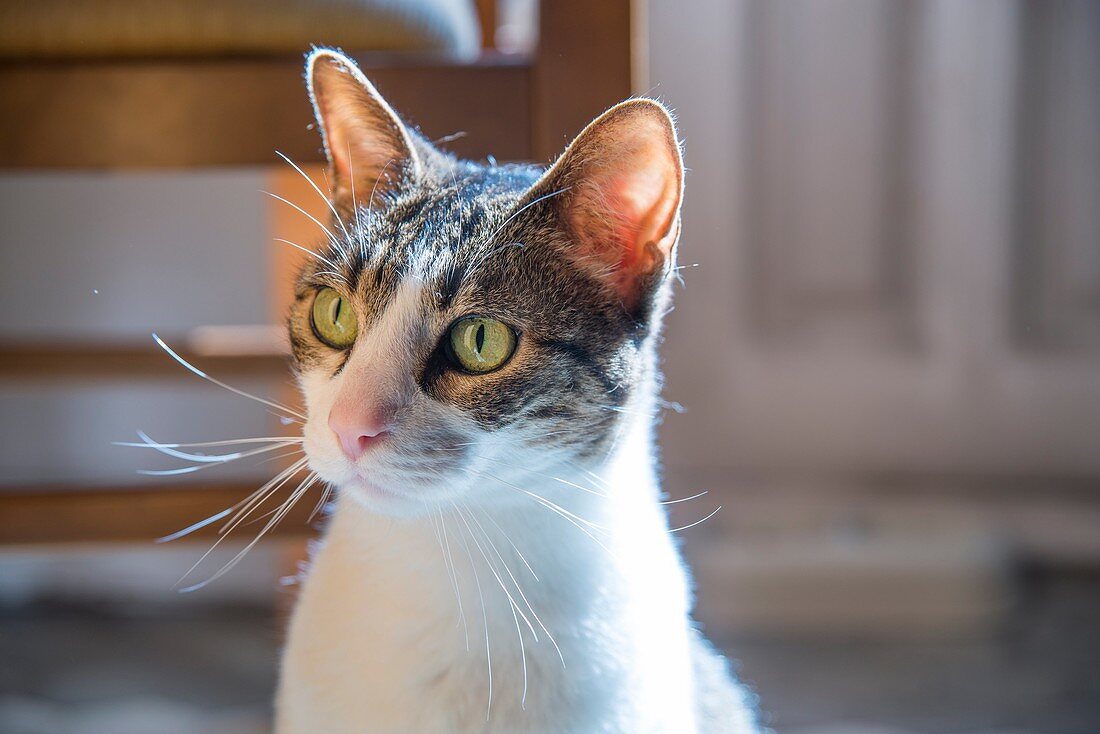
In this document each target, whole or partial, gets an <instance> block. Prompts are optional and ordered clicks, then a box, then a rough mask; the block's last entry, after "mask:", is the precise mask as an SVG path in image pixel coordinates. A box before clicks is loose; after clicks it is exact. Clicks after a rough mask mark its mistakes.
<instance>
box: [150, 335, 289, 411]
mask: <svg viewBox="0 0 1100 734" xmlns="http://www.w3.org/2000/svg"><path fill="white" fill-rule="evenodd" d="M153 341H155V342H156V343H157V346H159V347H160V348H161V349H163V350H164V351H165V352H167V353H168V356H169V357H171V358H172V359H174V360H176V361H177V362H179V363H180V364H181V365H183V366H184V367H186V368H187V369H188V370H190V371H191V372H193V373H195V374H196V375H198V376H199V377H201V378H202V379H204V380H207V381H208V382H211V383H213V384H215V385H217V386H218V387H220V388H223V389H225V390H228V391H229V392H231V393H234V394H236V395H240V396H241V397H245V398H248V399H249V400H255V401H256V402H258V403H263V404H264V405H266V406H268V407H269V408H275V409H276V410H279V411H282V412H284V413H289V414H290V415H292V416H294V417H295V418H301V419H302V420H307V418H306V416H304V415H302V414H301V413H299V412H298V411H296V410H291V409H290V408H288V407H286V406H285V405H279V404H278V403H275V402H272V401H270V400H265V399H263V398H260V397H256V396H255V395H253V394H251V393H247V392H245V391H244V390H239V389H237V388H235V387H233V386H232V385H227V384H225V383H224V382H222V381H221V380H218V379H215V378H213V377H211V376H210V375H208V374H206V373H205V372H203V371H202V370H200V369H199V368H198V367H196V366H195V365H193V364H191V363H190V362H188V361H187V360H186V359H184V358H183V357H181V356H179V355H178V354H176V352H175V351H174V350H173V349H172V347H170V346H168V345H167V344H166V343H165V342H164V340H163V339H161V338H160V337H159V336H157V335H156V334H155V333H154V334H153Z"/></svg>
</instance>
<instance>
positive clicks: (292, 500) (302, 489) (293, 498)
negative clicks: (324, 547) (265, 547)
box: [180, 473, 317, 594]
mask: <svg viewBox="0 0 1100 734" xmlns="http://www.w3.org/2000/svg"><path fill="white" fill-rule="evenodd" d="M316 481H317V475H316V474H312V473H311V474H309V475H308V476H306V478H305V479H303V480H302V483H301V484H299V485H298V488H297V489H295V490H294V492H293V493H292V494H291V495H290V497H289V498H288V499H287V500H286V502H284V503H283V509H282V511H281V512H280V513H279V514H277V515H275V517H273V518H271V519H270V520H268V522H267V524H266V525H264V527H263V529H262V530H260V532H259V533H257V534H256V537H255V538H253V539H252V540H251V541H250V542H249V543H248V545H246V546H245V547H244V548H242V549H241V551H240V552H239V553H237V555H235V556H233V558H232V559H230V561H229V563H227V564H225V565H224V566H222V567H221V569H220V570H218V571H217V572H216V573H215V574H214V575H213V576H211V577H210V578H208V579H206V580H205V581H200V582H199V583H197V584H192V585H191V586H188V587H185V588H183V589H180V592H181V593H185V594H186V593H189V592H192V591H197V590H199V589H201V588H202V587H204V586H206V585H207V584H212V583H213V582H215V581H217V580H218V579H220V578H221V577H222V576H224V575H225V574H227V573H229V571H231V570H232V569H233V567H234V566H236V565H237V564H238V563H240V562H241V559H243V558H244V557H245V556H246V555H247V554H248V552H249V551H250V550H252V549H253V548H254V547H256V544H257V543H259V542H260V540H262V539H263V537H264V536H265V535H267V533H268V532H270V530H271V529H272V528H273V527H275V526H276V525H278V524H279V522H280V521H281V520H282V519H283V518H284V517H286V514H287V513H288V512H290V510H291V509H292V508H293V507H294V505H295V504H297V502H298V500H299V499H301V497H302V495H304V494H305V493H306V491H308V490H309V488H310V487H311V486H312V485H313V483H314V482H316Z"/></svg>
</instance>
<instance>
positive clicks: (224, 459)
mask: <svg viewBox="0 0 1100 734" xmlns="http://www.w3.org/2000/svg"><path fill="white" fill-rule="evenodd" d="M137 435H138V438H140V439H141V441H142V443H135V442H126V441H116V442H115V445H116V446H127V447H133V448H149V449H153V450H154V451H157V452H158V453H161V454H164V455H165V456H171V457H173V458H176V459H183V460H184V461H194V462H198V463H200V464H208V463H220V464H225V463H228V462H230V461H236V460H238V459H244V458H247V457H249V456H256V455H257V454H263V453H267V452H269V451H275V450H277V449H281V448H285V447H287V446H292V445H294V444H295V443H301V439H298V440H292V441H281V442H279V443H276V444H275V445H273V446H265V447H264V448H261V449H252V450H250V451H235V452H233V453H230V454H195V453H190V452H187V451H180V450H178V449H177V448H176V446H177V445H178V444H175V445H173V444H165V443H161V442H159V441H155V440H153V439H152V438H151V437H150V436H149V435H148V434H147V433H145V432H144V431H138V432H137Z"/></svg>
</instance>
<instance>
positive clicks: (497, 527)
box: [484, 512, 549, 634]
mask: <svg viewBox="0 0 1100 734" xmlns="http://www.w3.org/2000/svg"><path fill="white" fill-rule="evenodd" d="M484 516H485V519H486V520H488V521H489V522H490V523H492V525H493V527H494V528H496V529H497V531H498V532H500V534H501V535H502V536H503V537H504V539H505V540H507V541H508V545H510V546H512V550H514V551H515V552H516V555H517V556H518V557H519V560H520V562H521V563H523V565H524V566H526V567H527V571H528V572H529V573H530V574H531V577H532V578H534V579H535V581H540V582H541V579H539V575H538V574H537V573H535V569H533V568H531V564H530V563H528V562H527V558H525V557H524V555H523V552H522V551H520V549H519V548H518V547H516V544H515V543H513V542H512V538H511V537H509V535H508V533H506V532H504V528H502V527H501V526H500V525H499V524H498V523H497V521H496V520H494V519H493V516H492V515H491V514H489V513H488V512H486V513H484ZM547 634H549V633H547Z"/></svg>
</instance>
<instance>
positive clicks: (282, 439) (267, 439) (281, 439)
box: [114, 436, 304, 449]
mask: <svg viewBox="0 0 1100 734" xmlns="http://www.w3.org/2000/svg"><path fill="white" fill-rule="evenodd" d="M303 440H304V439H303V438H302V437H301V436H263V437H260V436H257V437H249V438H230V439H224V440H222V441H195V442H192V443H160V442H157V445H158V446H164V447H167V448H170V449H189V448H201V447H204V446H235V445H237V444H242V443H291V442H293V443H301V442H302V441H303ZM114 445H115V446H129V447H134V448H139V449H140V448H153V447H152V446H150V445H149V444H147V443H137V442H135V441H115V442H114Z"/></svg>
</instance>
